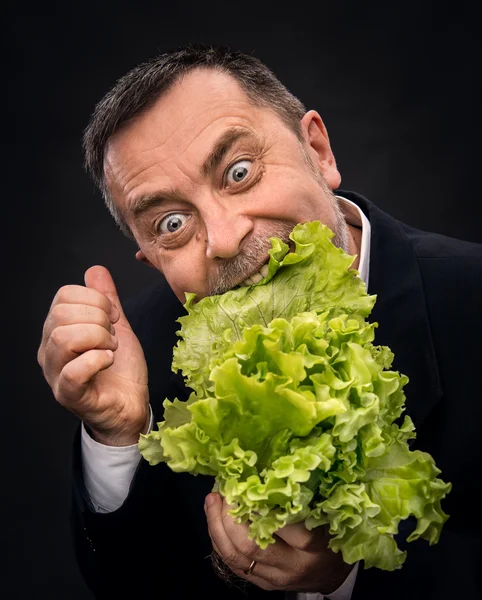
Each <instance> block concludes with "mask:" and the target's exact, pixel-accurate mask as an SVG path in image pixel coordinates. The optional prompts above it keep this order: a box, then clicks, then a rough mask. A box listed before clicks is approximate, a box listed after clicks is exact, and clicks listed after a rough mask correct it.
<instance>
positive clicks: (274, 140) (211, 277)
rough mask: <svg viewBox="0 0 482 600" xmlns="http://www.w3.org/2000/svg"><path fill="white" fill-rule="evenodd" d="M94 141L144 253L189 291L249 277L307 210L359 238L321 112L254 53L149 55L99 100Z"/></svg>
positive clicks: (114, 207)
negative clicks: (339, 191)
mask: <svg viewBox="0 0 482 600" xmlns="http://www.w3.org/2000/svg"><path fill="white" fill-rule="evenodd" d="M84 147H85V153H86V164H87V167H88V168H89V170H90V172H91V173H92V175H93V177H94V180H95V181H96V182H97V184H98V185H99V186H100V188H101V190H102V191H103V193H104V196H105V198H106V203H107V205H108V207H109V209H110V210H111V213H112V214H113V216H114V218H115V219H116V221H117V222H118V223H119V225H120V226H121V229H122V230H123V231H124V232H125V233H127V234H128V235H129V236H130V237H133V238H134V239H135V240H136V242H137V244H138V245H139V252H138V253H137V258H138V259H139V260H142V261H144V262H147V263H148V264H150V265H152V266H154V267H155V268H157V269H159V270H160V271H162V272H163V273H164V275H165V277H166V279H167V281H168V282H169V284H170V285H171V287H172V288H173V290H174V292H175V293H176V295H177V296H178V297H179V298H180V299H181V300H182V299H183V293H184V292H195V293H196V294H198V296H199V297H203V296H205V295H209V294H213V293H222V292H224V291H226V290H227V289H230V288H232V287H234V286H235V285H239V284H242V283H243V282H244V281H245V280H246V279H247V278H248V277H249V276H251V275H254V274H255V273H257V272H258V271H259V269H260V268H261V267H262V265H263V264H264V263H265V262H266V260H267V258H268V255H267V250H268V249H269V247H270V243H269V238H270V237H272V236H276V237H281V238H282V239H285V240H286V239H287V237H288V234H289V232H290V231H291V229H292V228H293V227H294V226H295V225H296V224H297V223H300V222H303V221H311V220H315V219H319V220H321V221H322V222H324V223H326V224H327V225H328V226H329V227H330V228H331V229H332V230H334V231H335V234H336V240H335V243H337V245H339V246H341V247H344V249H345V250H351V249H352V248H351V247H350V238H349V236H348V230H347V227H346V223H345V221H344V219H343V217H342V214H341V212H340V209H339V207H338V204H337V201H336V198H335V197H334V196H333V194H332V192H331V190H332V189H335V188H337V187H338V186H339V184H340V175H339V173H338V170H337V168H336V164H335V160H334V157H333V154H332V152H331V148H330V144H329V140H328V136H327V133H326V130H325V127H324V125H323V123H322V121H321V118H320V117H319V115H318V114H317V113H316V112H314V111H309V112H306V111H305V108H304V107H303V105H302V104H301V103H300V102H299V101H298V100H297V99H296V98H294V96H292V95H291V94H290V93H289V92H288V90H286V88H285V87H284V86H283V85H282V84H281V83H280V82H279V81H278V80H277V79H276V77H275V76H274V75H273V74H272V73H271V72H270V71H269V70H268V69H267V67H265V66H264V65H263V64H262V63H260V62H259V61H258V60H257V59H255V58H253V57H251V56H246V55H243V54H239V53H232V52H230V51H227V50H215V49H212V48H189V49H185V50H180V51H178V52H177V53H173V54H171V55H163V56H161V57H159V58H157V59H155V60H153V61H151V62H149V63H146V64H144V65H140V66H139V67H137V68H136V69H134V70H133V71H131V72H130V73H128V74H127V75H126V76H125V77H124V78H122V79H121V80H120V81H119V82H118V83H117V84H116V86H115V87H114V88H113V89H112V90H111V92H109V94H107V96H106V97H105V98H104V99H103V100H102V101H101V103H100V104H99V105H98V106H97V107H96V111H95V113H94V115H93V118H92V120H91V123H90V124H89V127H88V128H87V130H86V133H85V138H84Z"/></svg>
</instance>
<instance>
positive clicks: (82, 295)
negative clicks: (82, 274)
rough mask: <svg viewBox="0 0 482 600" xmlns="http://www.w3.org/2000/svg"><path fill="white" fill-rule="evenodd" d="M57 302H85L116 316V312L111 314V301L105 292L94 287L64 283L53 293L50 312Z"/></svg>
mask: <svg viewBox="0 0 482 600" xmlns="http://www.w3.org/2000/svg"><path fill="white" fill-rule="evenodd" d="M57 304H86V305H87V306H96V307H97V308H101V309H102V310H103V311H104V312H105V313H106V314H108V315H109V317H113V316H115V317H118V315H117V314H116V315H111V312H112V303H111V301H110V300H109V298H107V296H105V294H103V293H102V292H99V290H96V289H95V288H90V287H85V286H83V285H64V286H63V287H61V288H60V289H59V291H58V292H57V293H56V294H55V297H54V299H53V301H52V304H51V306H50V312H52V310H53V308H54V306H56V305H57ZM50 312H49V315H50Z"/></svg>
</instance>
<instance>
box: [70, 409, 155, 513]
mask: <svg viewBox="0 0 482 600" xmlns="http://www.w3.org/2000/svg"><path fill="white" fill-rule="evenodd" d="M149 411H150V421H149V429H148V432H149V431H151V429H152V426H153V420H154V416H153V414H152V409H151V407H150V406H149ZM81 456H82V469H83V474H84V483H85V487H86V489H87V492H88V494H89V496H90V499H91V500H92V504H93V505H94V508H95V510H96V512H99V513H108V512H112V511H114V510H117V509H118V508H119V507H120V506H121V505H122V504H123V502H124V500H125V499H126V498H127V494H128V493H129V487H130V485H131V482H132V478H133V477H134V473H135V471H136V469H137V465H138V464H139V461H140V459H141V453H140V452H139V448H138V446H137V444H132V445H131V446H106V445H105V444H100V443H99V442H96V441H95V440H94V439H93V438H92V437H91V436H90V435H89V434H88V433H87V430H86V428H85V426H84V423H82V431H81Z"/></svg>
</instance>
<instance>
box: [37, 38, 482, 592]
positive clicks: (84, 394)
mask: <svg viewBox="0 0 482 600" xmlns="http://www.w3.org/2000/svg"><path fill="white" fill-rule="evenodd" d="M84 142H85V152H86V163H87V166H88V168H89V170H90V172H91V173H92V175H93V177H94V180H95V181H96V183H97V184H98V185H99V187H100V189H101V190H102V191H103V193H104V197H105V199H106V203H107V206H108V207H109V209H110V211H111V213H112V214H113V216H114V218H115V219H116V221H117V223H118V224H119V226H120V227H121V229H122V230H123V231H124V233H126V234H127V235H129V236H130V237H132V238H133V239H134V240H135V241H136V243H137V244H138V247H139V250H138V252H137V254H136V257H137V258H138V259H139V260H140V261H143V262H145V263H147V264H149V265H151V266H153V267H154V268H156V269H158V270H159V271H160V272H162V273H163V275H164V277H165V279H166V281H167V283H168V284H169V287H170V289H171V290H172V292H173V293H174V295H175V296H176V297H177V300H180V301H181V302H182V301H184V294H185V293H186V292H194V293H195V294H196V295H197V297H198V298H202V297H205V296H207V295H211V294H222V293H224V292H226V291H227V290H230V289H231V288H233V287H235V286H237V285H245V284H248V285H249V284H250V283H252V282H253V281H256V280H257V278H258V277H259V273H260V270H261V269H262V268H263V265H264V264H265V263H266V261H267V250H268V248H269V246H270V244H269V238H270V237H272V236H277V237H281V238H282V239H287V236H288V234H289V232H290V231H291V229H292V228H293V227H294V226H295V225H296V224H297V223H300V222H305V221H312V220H315V219H319V220H321V221H322V222H324V223H326V224H327V225H328V226H329V227H330V228H331V229H332V230H333V231H334V232H335V238H334V243H335V244H337V245H338V246H340V247H342V248H344V249H345V250H346V251H347V252H349V253H350V254H353V255H355V256H356V258H355V260H354V263H353V267H354V268H357V269H358V270H359V272H360V276H361V277H362V278H363V279H364V280H365V281H366V282H367V283H368V289H369V292H370V293H375V294H377V296H378V300H377V305H376V307H375V310H374V312H373V314H372V320H376V321H378V322H379V323H380V327H379V330H378V331H379V332H378V334H377V339H376V341H377V343H379V344H387V345H389V346H390V347H391V348H392V350H393V351H394V352H395V356H396V362H395V368H397V369H399V370H400V371H402V372H404V373H406V374H407V375H408V376H409V377H410V381H411V382H410V384H409V386H407V396H408V401H407V407H408V408H407V412H408V414H410V415H411V416H412V418H413V419H414V421H415V424H416V426H417V428H418V440H417V442H416V444H418V445H419V447H420V448H421V449H422V450H425V451H427V452H430V453H431V454H433V456H434V458H435V460H436V461H437V464H438V465H439V466H440V467H441V468H442V471H443V476H444V479H445V480H446V481H452V483H453V492H452V493H451V494H450V495H449V497H448V498H447V499H446V501H445V504H444V508H445V510H446V511H447V512H448V513H449V514H451V519H450V520H449V521H448V523H447V524H446V526H445V528H444V531H443V532H442V538H441V541H440V543H439V544H438V546H434V547H432V548H430V549H427V547H426V545H425V543H424V542H417V543H415V544H413V547H410V548H409V558H408V559H407V563H406V564H405V565H404V567H403V568H402V569H401V570H400V571H397V572H393V573H385V572H381V571H378V570H376V569H371V570H366V571H365V570H364V569H363V565H360V564H356V565H347V564H345V563H344V562H343V560H342V557H341V555H339V554H335V553H333V552H332V551H331V550H329V549H328V547H327V544H328V538H327V535H326V532H325V531H324V530H323V529H322V528H319V529H315V530H313V531H311V532H309V531H307V530H306V529H305V528H304V526H303V525H302V524H298V525H290V526H288V527H286V528H284V529H282V530H280V531H279V532H278V534H277V541H276V543H275V544H274V545H272V546H270V547H269V548H267V549H266V550H265V551H260V550H259V548H257V546H256V545H255V544H254V543H253V542H251V541H250V540H249V539H248V537H247V533H246V527H245V526H243V525H236V524H235V523H234V522H233V520H232V519H231V518H230V517H229V516H228V515H227V510H228V507H227V506H226V505H225V502H224V501H223V499H222V498H221V497H220V496H219V495H218V494H214V493H209V491H210V489H211V486H212V481H211V480H210V478H207V477H196V478H194V477H192V476H191V475H187V474H174V473H172V472H171V471H170V470H169V469H168V468H167V467H166V465H164V464H161V465H158V466H157V467H149V466H148V465H147V463H146V462H145V461H140V456H139V453H138V450H137V447H136V443H137V441H138V439H139V435H140V433H145V432H147V431H148V430H149V429H150V428H151V427H152V426H153V423H154V422H156V421H160V420H161V419H162V401H163V400H164V398H165V397H168V398H171V399H172V398H174V397H176V396H177V397H180V398H186V397H187V390H185V388H184V387H183V384H182V381H180V379H179V377H178V376H174V375H172V374H171V373H170V368H169V367H170V362H171V356H172V347H173V345H174V344H175V342H176V338H175V331H176V328H177V326H176V323H175V319H176V318H177V317H178V316H179V315H180V314H181V312H182V311H181V304H180V303H179V302H177V301H175V300H174V298H173V295H172V294H171V293H170V292H169V289H168V288H167V286H164V285H162V284H161V285H159V286H157V287H155V288H154V289H152V290H149V291H147V292H146V293H144V294H143V295H141V296H140V297H139V298H138V299H136V300H134V301H132V302H131V303H130V306H129V308H128V310H127V309H126V313H124V311H123V309H122V306H121V303H120V301H119V298H118V296H117V293H116V290H115V286H114V283H113V281H112V278H111V277H110V274H109V273H108V271H107V270H106V269H104V268H103V267H99V266H96V267H92V268H90V269H89V270H88V271H87V272H86V274H85V284H86V285H85V287H83V286H65V287H64V288H61V289H60V290H59V292H58V293H57V295H56V297H55V298H54V301H53V303H52V307H51V310H50V312H49V315H48V317H47V320H46V324H45V327H44V332H43V338H42V342H41V346H40V349H39V362H40V364H41V366H42V368H43V370H44V374H45V377H46V379H47V381H48V382H49V384H50V385H51V387H52V390H53V392H54V395H55V397H56V399H57V401H58V402H60V403H61V404H62V405H64V406H65V407H66V408H68V409H69V410H71V411H72V412H74V413H75V414H76V415H77V416H78V417H79V418H80V419H81V420H82V422H83V425H82V428H81V431H80V432H79V435H78V436H77V439H76V441H75V450H74V505H73V513H72V525H73V532H74V538H75V545H76V552H77V557H78V560H79V564H80V567H81V570H82V572H83V574H84V577H85V579H86V581H87V583H88V585H89V586H90V587H91V589H92V590H93V591H94V593H95V595H96V597H97V598H116V597H130V596H131V595H132V594H133V593H137V594H139V595H141V594H149V593H155V594H159V595H160V596H161V597H162V596H163V595H164V596H166V597H170V598H171V597H172V598H191V597H198V596H199V597H205V596H208V597H211V598H217V597H219V598H237V597H246V595H247V596H248V597H253V598H254V597H258V596H259V597H265V596H266V594H267V592H268V591H269V592H270V594H271V596H272V597H280V598H283V597H292V598H297V599H299V600H301V599H302V598H303V599H306V598H312V599H313V598H317V599H318V598H322V594H324V595H325V596H326V597H328V598H331V599H332V600H333V599H334V600H347V599H349V598H353V599H354V600H356V599H357V598H388V597H390V598H408V597H410V598H430V597H438V596H437V594H443V593H445V594H446V593H453V594H459V593H462V596H461V597H475V595H476V589H477V586H478V582H477V578H476V566H477V562H476V559H477V557H478V556H477V554H478V548H479V545H478V543H477V541H478V538H477V536H478V534H479V532H480V524H479V523H480V519H477V518H470V516H471V515H467V513H466V514H465V515H463V514H462V506H463V505H462V499H464V500H465V501H467V500H468V499H470V500H471V499H472V498H474V497H475V489H474V485H475V483H474V473H475V472H476V469H478V468H479V466H478V465H479V462H478V458H480V452H478V444H477V443H476V442H475V439H476V437H477V434H476V429H475V427H476V424H478V422H479V420H478V419H477V417H478V416H479V415H480V403H476V402H474V399H475V398H476V395H477V393H478V389H476V387H475V373H476V372H477V369H476V367H477V365H478V361H477V354H478V352H479V351H478V339H479V337H480V336H479V335H477V333H476V332H479V334H480V329H481V327H480V322H479V321H480V318H479V315H478V312H479V311H478V307H479V304H480V298H481V297H482V296H481V291H482V248H481V246H478V245H476V244H469V243H465V242H460V241H457V240H451V239H448V238H444V237H442V236H438V235H434V234H425V233H422V232H418V231H416V230H414V229H411V228H409V227H407V226H405V225H403V224H401V223H399V222H397V221H395V220H393V219H391V218H390V217H389V216H388V215H385V214H384V213H382V212H381V211H379V210H378V209H377V208H376V207H375V206H373V205H372V204H371V203H369V202H368V201H367V200H365V199H364V198H362V197H361V196H358V195H357V194H353V193H350V192H341V191H340V190H338V188H339V186H340V182H341V177H340V174H339V172H338V169H337V166H336V163H335V159H334V156H333V153H332V151H331V148H330V143H329V139H328V135H327V132H326V129H325V127H324V125H323V122H322V120H321V117H320V116H319V115H318V113H316V112H315V111H308V112H307V111H306V110H305V108H304V107H303V105H302V104H301V103H300V102H299V101H298V100H297V99H296V98H294V97H293V96H292V95H291V94H290V93H289V92H288V91H287V90H286V88H284V86H283V85H282V84H281V83H280V82H279V81H278V80H277V79H276V78H275V77H274V75H273V74H272V73H271V72H270V71H269V70H268V69H267V68H266V67H265V66H264V65H263V64H261V63H260V62H259V61H258V60H256V59H254V58H253V57H250V56H246V55H242V54H236V53H231V52H230V51H225V50H222V49H210V48H187V49H183V50H179V51H177V52H175V53H172V54H169V55H163V56H161V57H157V58H155V59H153V60H152V61H150V62H148V63H146V64H144V65H140V66H139V67H137V68H136V69H134V70H133V71H131V72H130V73H128V74H127V75H126V76H125V77H124V78H122V79H121V80H120V81H119V82H117V84H116V86H115V87H114V88H113V89H112V90H111V91H110V92H109V93H108V94H107V95H106V97H105V98H104V99H103V100H102V101H101V103H100V104H99V105H98V106H97V107H96V110H95V113H94V116H93V118H92V120H91V123H90V124H89V127H88V128H87V130H86V134H85V140H84ZM333 190H337V192H336V193H334V192H333ZM126 315H127V316H126ZM134 332H135V333H134ZM479 355H480V353H479ZM151 410H152V413H153V414H151ZM467 414H470V418H469V419H465V415H467ZM467 516H469V518H470V521H466V517H467ZM408 525H409V523H407V522H405V523H404V525H403V528H402V527H401V529H404V528H405V527H406V526H408ZM408 531H410V529H408ZM402 533H403V534H404V535H403V538H405V537H406V533H407V532H406V531H402ZM399 543H402V542H401V541H400V542H399ZM213 549H214V554H213V555H214V556H215V557H216V560H215V564H216V565H217V567H218V568H219V565H221V567H220V569H221V571H222V572H223V573H226V572H227V573H232V574H233V578H230V579H229V581H228V585H226V583H225V582H223V581H221V579H220V578H218V577H216V576H215V574H214V571H213V568H212V565H211V564H210V561H209V560H206V558H207V557H208V556H209V555H210V554H211V552H212V550H213ZM310 594H313V595H310Z"/></svg>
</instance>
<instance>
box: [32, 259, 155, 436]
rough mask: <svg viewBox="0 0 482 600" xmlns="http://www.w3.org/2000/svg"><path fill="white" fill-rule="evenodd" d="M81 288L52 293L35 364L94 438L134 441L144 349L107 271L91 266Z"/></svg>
mask: <svg viewBox="0 0 482 600" xmlns="http://www.w3.org/2000/svg"><path fill="white" fill-rule="evenodd" d="M85 286H86V287H83V286H80V285H67V286H64V287H62V288H60V290H59V291H58V292H57V294H56V296H55V298H54V300H53V302H52V305H51V307H50V311H49V314H48V315H47V318H46V321H45V325H44V328H43V335H42V341H41V344H40V348H39V350H38V362H39V364H40V366H41V367H42V370H43V373H44V376H45V379H46V380H47V382H48V384H49V385H50V387H51V388H52V391H53V393H54V396H55V398H56V400H57V402H59V403H60V404H61V405H62V406H65V408H67V409H68V410H70V411H71V412H73V413H74V414H75V415H77V416H78V417H79V418H80V419H82V420H83V421H84V422H85V423H86V424H87V425H88V426H89V427H90V428H91V429H92V434H93V436H94V438H95V439H96V440H97V441H99V442H101V443H103V444H107V445H112V446H127V445H130V444H134V443H136V442H137V441H138V439H139V434H140V433H142V432H145V431H146V430H147V427H148V423H149V391H148V387H147V366H146V361H145V358H144V353H143V351H142V348H141V345H140V344H139V340H138V339H137V337H136V336H135V334H134V332H133V331H132V329H131V326H130V325H129V322H128V321H127V319H126V317H125V315H124V312H123V310H122V306H121V303H120V300H119V296H118V295H117V290H116V288H115V285H114V281H113V280H112V277H111V275H110V273H109V271H108V270H107V269H106V268H104V267H101V266H95V267H91V268H90V269H88V270H87V271H86V273H85ZM114 323H115V328H114Z"/></svg>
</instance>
